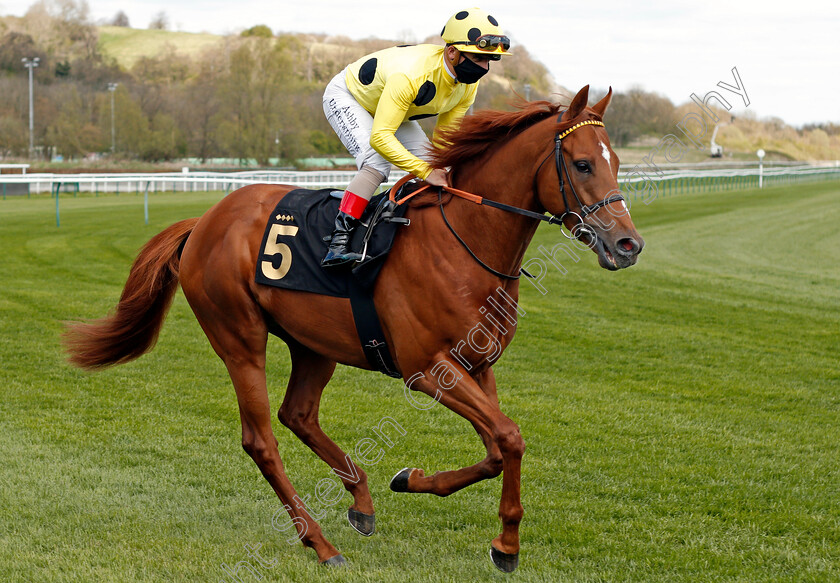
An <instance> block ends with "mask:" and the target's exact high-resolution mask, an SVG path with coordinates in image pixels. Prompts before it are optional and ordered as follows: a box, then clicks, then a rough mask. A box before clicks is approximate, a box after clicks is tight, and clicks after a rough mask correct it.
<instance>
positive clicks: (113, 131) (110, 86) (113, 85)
mask: <svg viewBox="0 0 840 583" xmlns="http://www.w3.org/2000/svg"><path fill="white" fill-rule="evenodd" d="M117 85H119V83H108V91H110V92H111V155H112V156H113V155H114V153H115V152H116V151H117V131H116V129H115V125H114V92H115V91H116V90H117Z"/></svg>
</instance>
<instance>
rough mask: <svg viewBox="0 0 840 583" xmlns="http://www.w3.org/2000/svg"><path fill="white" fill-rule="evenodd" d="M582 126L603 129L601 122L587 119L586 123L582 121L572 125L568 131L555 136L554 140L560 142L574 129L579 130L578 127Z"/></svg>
mask: <svg viewBox="0 0 840 583" xmlns="http://www.w3.org/2000/svg"><path fill="white" fill-rule="evenodd" d="M583 126H601V127H605V126H604V122H601V121H596V120H594V119H588V120H586V121H582V122H580V123H576V124H575V125H573V126H572V127H570V128H569V129H567V130H566V131H565V132H563V133H562V134H558V135H557V137H556V138H555V139H557V140H562V139H563V138H565V137H566V136H568V135H569V134H570V133H572V132H573V131H575V130H576V129H578V128H580V127H583Z"/></svg>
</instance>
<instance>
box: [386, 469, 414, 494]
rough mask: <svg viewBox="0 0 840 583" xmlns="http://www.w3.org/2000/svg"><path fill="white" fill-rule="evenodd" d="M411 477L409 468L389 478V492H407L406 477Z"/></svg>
mask: <svg viewBox="0 0 840 583" xmlns="http://www.w3.org/2000/svg"><path fill="white" fill-rule="evenodd" d="M410 475H411V468H403V469H401V470H400V471H399V472H398V473H397V475H396V476H394V477H393V478H391V484H390V487H391V490H393V491H394V492H408V476H410Z"/></svg>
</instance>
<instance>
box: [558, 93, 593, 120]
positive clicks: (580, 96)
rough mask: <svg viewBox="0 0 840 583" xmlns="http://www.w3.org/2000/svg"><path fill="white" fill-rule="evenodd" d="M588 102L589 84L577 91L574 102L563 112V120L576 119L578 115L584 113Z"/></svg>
mask: <svg viewBox="0 0 840 583" xmlns="http://www.w3.org/2000/svg"><path fill="white" fill-rule="evenodd" d="M588 102H589V85H587V86H586V87H584V88H583V89H581V90H580V91H578V92H577V95H575V98H574V99H572V102H571V103H570V104H569V109H567V110H566V113H564V114H563V121H568V120H570V119H575V118H576V117H577V116H579V115H580V114H581V113H583V110H584V108H585V107H586V104H587V103H588Z"/></svg>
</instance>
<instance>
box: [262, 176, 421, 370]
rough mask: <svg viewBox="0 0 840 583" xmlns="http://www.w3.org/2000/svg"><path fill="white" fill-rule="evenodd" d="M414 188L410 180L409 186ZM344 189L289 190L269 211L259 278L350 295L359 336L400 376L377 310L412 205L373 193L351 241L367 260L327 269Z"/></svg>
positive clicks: (376, 363) (383, 366)
mask: <svg viewBox="0 0 840 583" xmlns="http://www.w3.org/2000/svg"><path fill="white" fill-rule="evenodd" d="M411 189H412V187H411V186H409V187H408V188H407V189H406V190H411ZM336 194H337V196H336ZM342 194H343V192H342V191H336V190H332V189H323V190H305V189H296V190H292V191H290V192H289V193H288V194H286V196H284V197H283V199H282V200H280V202H278V203H277V206H275V208H274V210H273V211H272V213H271V215H270V216H269V217H268V221H267V224H266V228H265V234H264V235H263V240H262V245H261V247H260V254H259V256H258V257H257V265H256V276H255V280H256V282H257V283H259V284H263V285H270V286H273V287H279V288H285V289H293V290H298V291H305V292H311V293H317V294H322V295H328V296H334V297H340V298H349V299H350V304H351V307H352V309H353V318H354V320H355V321H356V330H357V331H358V333H359V340H360V342H361V344H362V348H363V350H364V352H365V356H366V357H367V359H368V361H369V362H370V364H371V366H373V367H374V368H375V369H376V370H379V371H380V372H382V373H384V374H386V375H388V376H392V377H395V378H399V377H401V376H402V375H401V374H400V372H399V370H398V369H397V366H396V365H395V363H394V361H393V358H392V357H391V354H390V352H389V350H388V347H387V345H386V343H385V335H384V333H383V331H382V327H381V325H380V323H379V317H378V315H377V314H376V307H375V305H374V303H373V284H374V283H375V282H376V278H377V276H378V275H379V272H380V271H381V269H382V266H383V265H384V264H385V260H386V259H387V257H388V252H389V251H390V250H391V247H392V246H393V244H394V238H395V237H396V234H397V231H398V230H399V228H400V227H401V226H404V225H405V226H407V225H408V224H409V223H410V221H409V220H408V219H406V218H405V217H404V215H405V212H406V209H407V208H408V205H398V204H397V203H396V202H395V201H393V200H389V193H388V192H386V193H383V194H380V195H378V196H376V197H374V198H372V199H371V201H370V202H369V203H368V205H367V208H366V210H365V213H364V214H363V215H362V218H361V226H360V227H359V228H357V229H356V230H355V232H354V234H353V238H352V240H351V242H350V247H351V249H352V250H353V251H356V252H358V253H360V254H361V255H362V260H361V261H359V262H358V263H357V264H356V265H355V266H354V267H353V269H352V270H351V271H344V272H336V271H327V270H325V269H323V268H322V267H321V259H323V257H324V255H326V253H327V247H328V243H329V240H330V236H329V234H330V233H331V232H332V228H333V224H334V222H335V215H336V214H337V213H338V207H339V204H340V203H341V200H340V198H341V195H342Z"/></svg>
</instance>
